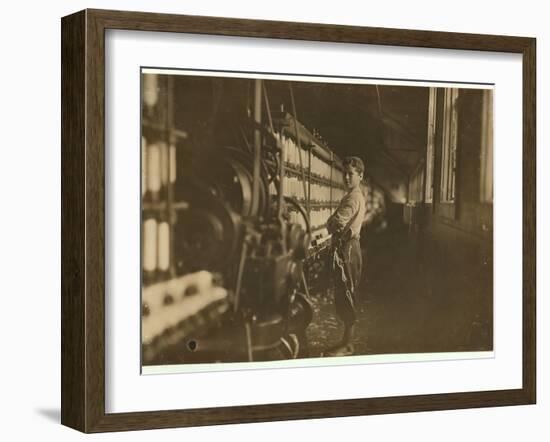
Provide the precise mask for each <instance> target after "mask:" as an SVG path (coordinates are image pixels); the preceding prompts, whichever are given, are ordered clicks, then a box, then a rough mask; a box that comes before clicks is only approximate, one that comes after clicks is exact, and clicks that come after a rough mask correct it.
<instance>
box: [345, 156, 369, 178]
mask: <svg viewBox="0 0 550 442" xmlns="http://www.w3.org/2000/svg"><path fill="white" fill-rule="evenodd" d="M348 166H351V167H353V168H354V169H355V170H356V171H357V172H358V173H363V174H364V173H365V164H364V163H363V160H362V159H361V158H359V157H346V158H344V167H348Z"/></svg>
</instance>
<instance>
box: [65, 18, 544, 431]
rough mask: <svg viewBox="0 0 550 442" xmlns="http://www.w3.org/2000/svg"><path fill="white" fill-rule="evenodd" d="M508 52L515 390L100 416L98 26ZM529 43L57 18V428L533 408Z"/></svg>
mask: <svg viewBox="0 0 550 442" xmlns="http://www.w3.org/2000/svg"><path fill="white" fill-rule="evenodd" d="M107 29H121V30H139V31H151V32H174V33H192V34H209V35H220V36H238V37H261V38H273V39H290V40H303V41H321V42H334V43H338V42H340V43H357V44H370V45H388V46H403V47H417V48H440V49H458V50H476V51H490V52H504V53H516V54H521V56H522V65H523V91H522V94H523V218H522V219H523V298H522V302H523V337H522V342H523V361H522V367H523V385H522V387H521V388H518V389H512V390H496V391H475V392H457V393H446V394H428V395H414V396H399V397H378V398H361V399H346V400H331V401H317V402H292V403H281V404H270V405H250V406H230V407H220V408H198V409H187V410H186V409H181V410H170V411H147V412H135V413H114V414H110V413H106V412H105V389H106V385H105V339H106V336H105V297H104V294H105V192H106V188H105V142H104V140H105V31H106V30H107ZM535 57H536V41H535V39H533V38H525V37H511V36H496V35H473V34H458V33H448V32H431V31H418V30H404V29H384V28H367V27H355V26H354V27H352V26H338V25H326V24H311V23H291V22H275V21H260V20H240V19H229V18H215V17H198V16H184V15H168V14H153V13H141V12H122V11H106V10H84V11H81V12H78V13H75V14H73V15H70V16H67V17H64V18H63V19H62V275H61V276H62V305H61V312H62V314H61V317H62V339H61V346H62V409H61V421H62V424H64V425H67V426H69V427H72V428H75V429H78V430H80V431H83V432H103V431H122V430H141V429H151V428H169V427H185V426H197V425H213V424H227V423H244V422H262V421H279V420H289V419H310V418H324V417H338V416H357V415H369V414H382V413H402V412H412V411H429V410H445V409H460V408H473V407H490V406H506V405H519V404H533V403H535V400H536V337H535V330H536V307H535V285H536V246H535V240H536V233H535V232H536V230H535V229H536V219H535V216H536V188H535V183H536V175H535V170H536V169H535V166H536V162H535V161H536V158H535V145H536V139H535V137H536V130H535V115H536V94H535V92H536V77H535V75H536V61H535Z"/></svg>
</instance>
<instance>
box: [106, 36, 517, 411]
mask: <svg viewBox="0 0 550 442" xmlns="http://www.w3.org/2000/svg"><path fill="white" fill-rule="evenodd" d="M229 40H230V41H229ZM282 52H284V57H281V55H280V54H281V53H282ZM106 60H107V64H106V81H105V84H106V102H105V106H106V113H105V118H106V122H107V130H106V139H105V141H106V152H107V153H106V174H105V176H106V188H107V189H108V192H107V199H106V201H107V203H106V207H107V208H106V226H107V227H106V232H107V236H106V251H105V256H106V273H105V275H106V294H105V308H106V319H107V320H106V323H107V325H106V336H107V337H108V340H107V351H106V355H107V357H106V361H105V362H106V364H105V365H106V373H107V376H106V385H108V386H109V388H107V391H106V401H105V402H106V410H107V412H129V411H146V410H170V409H180V408H199V407H212V406H222V405H226V406H229V405H249V404H262V403H263V404H269V403H281V402H298V401H319V400H335V399H345V398H359V397H375V396H377V397H382V396H398V395H413V394H431V393H445V392H456V391H476V390H477V391H480V390H503V389H507V388H510V389H513V388H520V387H521V385H522V384H521V380H522V371H521V348H522V341H521V330H522V327H521V318H522V306H521V293H522V291H521V288H522V286H521V283H522V274H521V271H518V270H519V269H521V258H522V256H521V248H522V238H521V230H522V225H521V210H522V205H521V201H522V199H521V193H517V192H515V191H516V189H520V188H521V186H522V181H521V158H522V157H521V149H519V148H518V147H519V146H521V142H522V136H521V134H522V131H521V128H522V112H521V110H522V104H521V97H522V95H521V75H522V66H521V57H520V56H518V55H509V54H487V53H481V52H479V51H478V52H470V51H467V52H464V51H463V52H458V53H457V51H442V50H430V49H418V48H415V49H412V48H388V47H381V46H378V47H373V46H366V47H365V46H363V45H336V44H327V43H318V42H309V43H304V42H300V43H296V42H292V41H285V42H282V41H277V42H273V40H268V39H254V41H253V42H251V39H239V38H231V39H228V38H223V37H213V36H206V37H198V36H189V35H174V34H170V33H166V32H159V33H143V32H128V31H108V34H107V39H106ZM140 65H144V66H166V67H170V66H178V67H189V66H192V67H200V68H203V69H213V70H216V69H227V70H232V71H235V70H237V71H245V72H246V71H248V72H257V71H260V70H263V71H265V72H276V71H277V70H279V71H284V72H293V73H302V74H303V73H305V74H307V73H311V72H315V73H322V74H335V73H337V74H339V75H345V76H355V77H356V76H360V75H363V76H366V77H372V78H380V77H384V76H385V77H388V78H403V77H407V78H421V79H423V80H447V81H464V82H466V81H469V82H472V81H479V82H485V83H488V82H494V83H495V90H496V96H495V103H496V105H495V115H496V116H497V117H496V119H495V125H494V139H495V143H496V146H498V148H497V152H496V155H495V158H496V161H495V170H496V174H495V189H497V192H496V203H495V220H496V221H495V231H494V240H495V244H496V247H495V255H496V259H495V266H494V277H495V296H494V305H495V316H496V319H495V324H494V326H495V327H494V337H495V341H494V348H495V350H496V352H495V357H494V358H487V356H486V357H485V358H484V359H477V360H471V359H469V358H468V357H467V356H464V355H460V354H456V353H455V354H454V357H451V358H449V359H454V360H452V361H451V360H447V361H445V362H441V361H440V360H438V359H440V358H439V357H438V356H433V355H432V356H427V355H424V356H425V359H426V361H425V362H422V363H401V364H398V363H392V364H368V365H364V364H363V365H355V366H350V365H349V364H351V363H354V364H358V363H359V362H360V361H361V362H363V363H364V362H365V360H369V359H370V360H372V358H365V357H360V356H357V357H353V358H344V359H345V361H343V360H341V359H340V360H339V361H333V360H331V361H330V362H331V363H332V364H336V363H338V366H332V367H329V366H327V365H328V364H327V363H326V360H325V361H321V362H320V361H314V360H308V361H307V362H305V361H286V362H285V365H286V366H287V367H288V366H293V367H294V368H292V369H281V368H278V369H268V368H267V367H266V366H269V365H271V367H273V365H274V364H262V366H263V369H262V370H258V369H256V370H250V369H251V368H252V367H251V366H250V365H251V364H245V365H247V369H248V370H244V369H237V367H235V366H231V369H230V371H226V372H225V373H219V372H218V373H207V372H206V371H212V369H211V370H203V373H200V374H199V373H189V372H190V371H193V368H191V367H189V366H186V370H185V371H187V373H184V374H172V375H169V376H166V375H165V376H160V375H159V376H139V372H138V370H137V367H139V364H140V354H139V351H140V348H139V345H128V343H138V342H140V327H139V318H140V314H139V311H140V310H139V309H140V305H139V303H137V302H136V299H137V294H138V293H139V282H140V278H139V269H140V261H139V256H140V248H139V232H140V221H139V220H140V217H139V214H140V206H139V203H140V189H139V183H140V181H141V179H140V177H139V171H140V167H139V161H140V150H139V149H136V148H135V146H137V145H138V143H139V140H140V127H139V124H138V122H139V109H140V106H139V100H140V96H139V80H140V76H139V71H140V69H139V67H140ZM294 79H295V78H294ZM322 81H326V80H322ZM331 81H336V82H342V80H341V79H334V78H333V79H332V80H331ZM348 81H351V80H348ZM378 81H379V80H378ZM355 82H357V80H355ZM440 85H441V83H440ZM446 86H449V85H448V84H446ZM297 106H298V113H299V109H300V103H299V102H298V103H297ZM510 194H514V195H515V197H507V198H504V196H503V195H510ZM512 232H513V233H514V234H512ZM403 359H404V360H406V359H407V358H403ZM461 359H462V360H461ZM409 360H410V357H409ZM430 360H432V361H434V360H435V361H436V362H429V361H430ZM288 362H291V364H288ZM223 365H224V364H220V366H216V367H215V369H214V370H216V371H219V370H221V369H222V366H223ZM277 365H278V367H280V366H281V364H280V363H277ZM304 365H309V367H307V368H298V367H300V366H301V367H304ZM311 365H317V367H311ZM342 365H347V366H346V367H343V366H342ZM253 366H255V367H256V368H258V367H257V364H253ZM226 370H228V368H227V367H226ZM326 379H339V380H338V382H337V383H336V382H330V383H328V384H327V385H325V386H324V388H319V386H320V385H323V383H325V380H326ZM411 380H414V381H412V382H411ZM281 386H284V388H281Z"/></svg>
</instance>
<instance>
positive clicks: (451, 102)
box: [440, 89, 458, 203]
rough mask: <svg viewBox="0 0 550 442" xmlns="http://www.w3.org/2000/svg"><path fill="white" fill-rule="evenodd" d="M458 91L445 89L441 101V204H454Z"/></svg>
mask: <svg viewBox="0 0 550 442" xmlns="http://www.w3.org/2000/svg"><path fill="white" fill-rule="evenodd" d="M457 98H458V89H445V94H444V99H443V101H444V102H443V140H442V141H443V142H442V152H441V188H440V189H441V194H440V201H441V202H442V203H454V202H455V196H456V195H455V181H456V143H457V120H458V118H457V108H456V103H457Z"/></svg>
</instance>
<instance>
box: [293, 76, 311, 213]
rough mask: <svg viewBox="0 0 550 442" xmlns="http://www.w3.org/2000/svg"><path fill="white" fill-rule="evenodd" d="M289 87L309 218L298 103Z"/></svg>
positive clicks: (308, 209)
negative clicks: (297, 111) (297, 110)
mask: <svg viewBox="0 0 550 442" xmlns="http://www.w3.org/2000/svg"><path fill="white" fill-rule="evenodd" d="M288 86H289V88H290V101H291V102H292V114H293V118H294V131H295V133H296V140H297V141H298V158H300V170H301V171H302V186H303V188H304V199H305V200H306V210H307V216H308V218H309V213H310V208H309V199H308V198H307V191H306V175H305V172H304V163H303V161H302V146H301V143H300V133H299V132H298V116H297V115H296V103H295V102H294V92H293V91H292V83H291V82H289V83H288Z"/></svg>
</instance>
